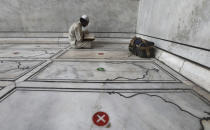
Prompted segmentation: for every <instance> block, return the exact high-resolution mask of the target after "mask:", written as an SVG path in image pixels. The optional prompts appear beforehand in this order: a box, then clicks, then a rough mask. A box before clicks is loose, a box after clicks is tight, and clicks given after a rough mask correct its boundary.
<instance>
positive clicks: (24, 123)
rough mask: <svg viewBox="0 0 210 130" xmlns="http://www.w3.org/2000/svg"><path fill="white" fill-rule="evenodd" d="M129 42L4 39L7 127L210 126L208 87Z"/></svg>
mask: <svg viewBox="0 0 210 130" xmlns="http://www.w3.org/2000/svg"><path fill="white" fill-rule="evenodd" d="M127 46H128V44H125V43H121V44H120V43H118V44H117V43H110V42H109V43H107V44H106V42H101V43H95V45H94V48H93V49H85V50H80V49H78V50H74V49H71V48H70V47H69V45H68V44H0V130H14V129H15V130H67V129H70V130H86V129H90V130H101V129H105V130H108V129H110V130H210V100H209V98H208V97H209V93H207V94H206V95H201V94H200V93H198V92H197V91H195V90H194V89H193V88H194V87H197V88H198V89H199V87H198V86H196V85H195V84H193V83H192V82H191V81H189V80H188V79H186V78H185V77H183V76H182V75H180V74H179V73H177V72H175V71H174V70H173V69H171V68H169V67H168V66H167V65H165V64H163V63H161V62H160V61H158V60H156V59H142V58H139V57H136V56H133V55H132V54H130V53H129V52H128V50H127ZM201 91H202V89H201ZM99 111H103V112H105V113H107V114H108V116H109V123H108V125H106V126H104V127H99V126H97V125H95V124H94V123H93V121H92V117H93V115H94V114H95V113H96V112H99Z"/></svg>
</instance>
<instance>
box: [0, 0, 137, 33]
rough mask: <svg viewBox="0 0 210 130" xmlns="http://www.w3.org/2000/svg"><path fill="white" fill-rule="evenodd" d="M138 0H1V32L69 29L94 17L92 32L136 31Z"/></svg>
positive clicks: (63, 30) (62, 30) (90, 28)
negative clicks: (86, 18)
mask: <svg viewBox="0 0 210 130" xmlns="http://www.w3.org/2000/svg"><path fill="white" fill-rule="evenodd" d="M137 5H138V0H1V3H0V32H11V31H12V32H67V31H68V28H69V26H70V25H71V24H72V23H73V22H74V21H77V20H78V18H79V16H80V15H82V14H87V15H89V16H90V20H91V24H90V26H89V30H90V31H92V32H133V33H134V32H135V29H136V21H137V19H136V16H137V8H138V6H137Z"/></svg>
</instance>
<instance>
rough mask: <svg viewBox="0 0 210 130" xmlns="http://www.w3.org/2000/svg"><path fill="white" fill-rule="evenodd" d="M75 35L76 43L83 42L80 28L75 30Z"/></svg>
mask: <svg viewBox="0 0 210 130" xmlns="http://www.w3.org/2000/svg"><path fill="white" fill-rule="evenodd" d="M75 35H76V39H77V41H79V42H81V41H83V38H84V35H83V32H82V28H81V27H80V26H78V27H76V28H75Z"/></svg>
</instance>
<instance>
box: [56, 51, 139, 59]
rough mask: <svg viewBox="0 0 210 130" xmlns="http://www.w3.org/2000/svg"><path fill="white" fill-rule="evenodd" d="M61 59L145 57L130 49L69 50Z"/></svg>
mask: <svg viewBox="0 0 210 130" xmlns="http://www.w3.org/2000/svg"><path fill="white" fill-rule="evenodd" d="M58 58H59V59H139V60H140V59H143V58H140V57H137V56H134V55H132V54H131V53H130V52H128V51H87V50H69V51H67V52H66V53H65V54H63V55H61V56H60V57H58Z"/></svg>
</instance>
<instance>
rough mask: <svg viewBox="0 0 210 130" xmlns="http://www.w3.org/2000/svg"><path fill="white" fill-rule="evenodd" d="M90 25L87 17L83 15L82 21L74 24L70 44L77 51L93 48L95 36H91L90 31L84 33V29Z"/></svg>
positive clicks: (70, 33) (70, 31)
mask: <svg viewBox="0 0 210 130" xmlns="http://www.w3.org/2000/svg"><path fill="white" fill-rule="evenodd" d="M88 24H89V18H88V16H87V15H83V16H81V18H80V21H78V22H76V23H74V24H73V25H72V26H71V27H70V29H69V42H70V45H71V48H77V49H82V48H85V49H90V48H91V47H92V45H91V44H92V41H93V40H95V37H94V36H91V35H90V34H89V33H88V31H87V30H86V31H83V30H84V27H86V26H87V25H88Z"/></svg>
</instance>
